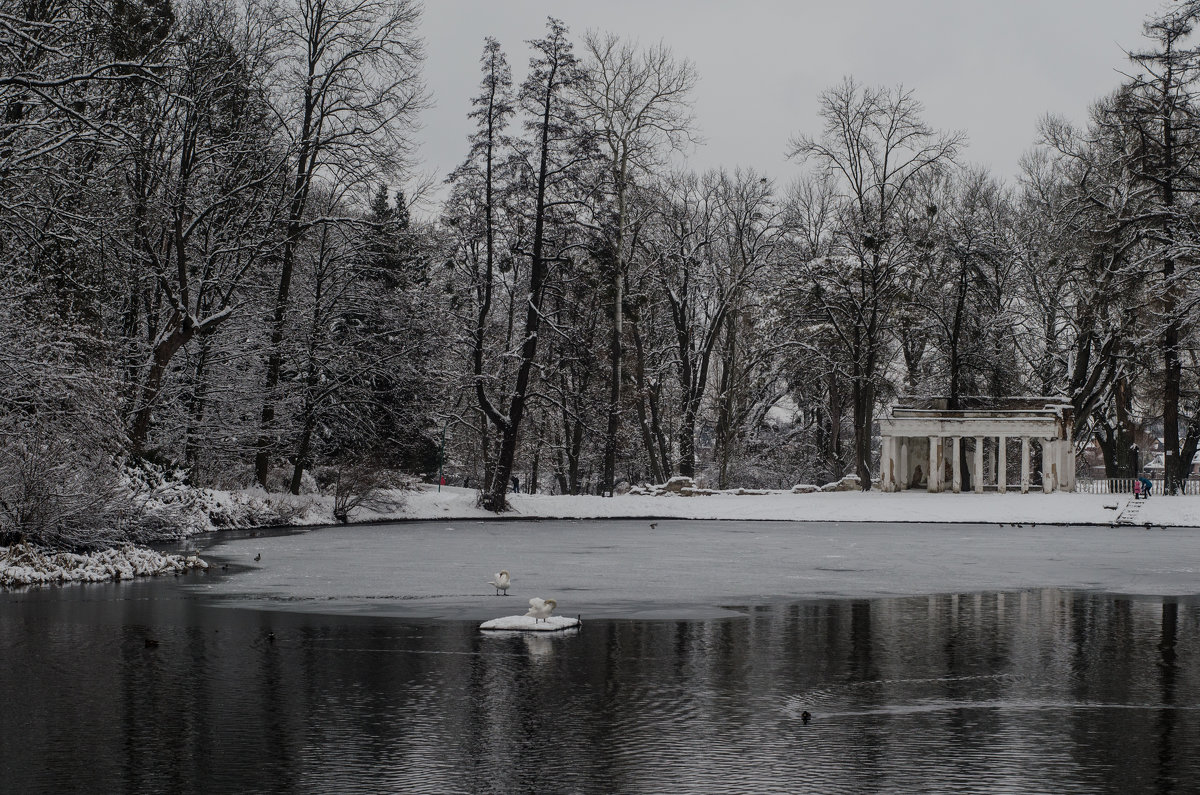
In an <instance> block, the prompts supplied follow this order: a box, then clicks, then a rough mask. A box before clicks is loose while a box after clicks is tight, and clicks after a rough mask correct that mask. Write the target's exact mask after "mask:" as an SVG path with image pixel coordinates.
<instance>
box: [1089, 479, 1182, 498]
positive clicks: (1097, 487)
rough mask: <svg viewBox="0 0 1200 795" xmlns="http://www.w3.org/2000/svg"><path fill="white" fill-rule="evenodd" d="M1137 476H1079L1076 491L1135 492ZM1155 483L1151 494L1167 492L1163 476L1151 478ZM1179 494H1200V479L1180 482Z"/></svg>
mask: <svg viewBox="0 0 1200 795" xmlns="http://www.w3.org/2000/svg"><path fill="white" fill-rule="evenodd" d="M1136 480H1137V478H1095V479H1093V478H1079V479H1077V480H1076V481H1075V491H1077V492H1079V493H1081V494H1133V484H1134V482H1135V481H1136ZM1150 482H1151V483H1153V484H1154V486H1153V488H1152V489H1151V490H1150V494H1151V495H1152V496H1153V495H1155V494H1165V493H1166V492H1165V491H1164V489H1163V480H1162V478H1150ZM1178 493H1179V494H1200V479H1193V478H1189V479H1188V480H1185V481H1184V482H1183V483H1180V484H1178Z"/></svg>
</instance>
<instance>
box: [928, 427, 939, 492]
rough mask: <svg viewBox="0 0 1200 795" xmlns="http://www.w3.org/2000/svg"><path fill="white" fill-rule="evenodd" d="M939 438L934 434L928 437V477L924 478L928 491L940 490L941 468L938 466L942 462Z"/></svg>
mask: <svg viewBox="0 0 1200 795" xmlns="http://www.w3.org/2000/svg"><path fill="white" fill-rule="evenodd" d="M940 441H941V440H940V439H938V437H936V436H930V437H929V477H928V478H927V479H926V482H927V483H928V486H927V487H926V489H927V490H928V491H933V492H937V491H941V490H942V486H941V482H942V477H941V475H942V470H941V469H940V468H939V466H940V465H941V463H942V446H941V444H940Z"/></svg>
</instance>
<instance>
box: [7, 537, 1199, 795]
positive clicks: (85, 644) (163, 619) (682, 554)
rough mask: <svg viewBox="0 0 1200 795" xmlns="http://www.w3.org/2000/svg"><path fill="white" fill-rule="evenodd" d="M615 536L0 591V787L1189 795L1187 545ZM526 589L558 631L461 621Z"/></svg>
mask: <svg viewBox="0 0 1200 795" xmlns="http://www.w3.org/2000/svg"><path fill="white" fill-rule="evenodd" d="M645 525H646V523H637V522H622V523H570V522H544V523H535V524H531V525H515V524H504V523H491V524H487V525H475V524H462V523H460V524H451V525H447V524H445V523H422V524H407V525H389V526H376V527H355V528H339V529H325V530H317V531H312V532H308V533H303V534H298V535H286V536H268V535H259V536H254V535H248V536H246V537H243V538H240V539H236V540H227V539H223V540H221V541H220V542H219V543H217V544H215V545H214V546H211V547H209V548H203V549H202V552H203V553H204V554H205V556H206V557H208V558H210V559H211V560H212V561H214V562H215V563H216V565H215V566H214V569H213V570H212V571H211V572H210V573H208V574H195V575H188V576H185V577H180V578H178V579H169V580H161V581H140V582H127V583H120V584H103V585H96V586H72V587H65V588H49V589H40V590H29V591H20V592H13V593H8V594H0V648H2V649H3V650H4V665H3V666H0V692H3V693H4V694H5V708H4V709H3V710H0V782H3V786H2V787H0V789H3V790H4V791H6V792H21V793H39V792H47V793H50V792H54V793H57V792H68V791H84V792H137V793H142V792H144V793H161V792H180V793H192V792H195V793H226V792H263V793H327V792H364V793H368V792H369V793H379V792H397V793H400V792H403V793H422V792H428V793H456V792H464V793H473V792H496V793H508V792H537V793H541V792H546V793H570V792H589V793H590V792H621V793H643V792H664V793H679V792H689V793H691V792H698V793H706V792H712V793H728V792H755V793H770V792H779V793H784V792H786V793H793V792H831V793H895V792H963V793H967V792H970V793H992V792H1021V793H1027V792H1044V793H1131V792H1184V791H1188V788H1189V787H1193V786H1194V783H1195V782H1196V781H1197V780H1200V759H1198V758H1197V755H1196V754H1195V750H1196V741H1195V738H1196V737H1197V736H1198V732H1200V598H1197V597H1195V596H1194V594H1197V593H1200V587H1197V580H1196V578H1195V575H1192V574H1191V573H1190V572H1189V571H1188V570H1187V567H1188V566H1189V565H1194V563H1195V562H1196V561H1197V560H1198V559H1200V556H1198V555H1197V547H1198V542H1197V538H1196V537H1195V534H1194V533H1193V532H1192V531H1175V530H1171V531H1144V530H1130V529H1124V530H1119V531H1118V530H1111V531H1110V530H1107V529H1104V530H1099V529H1096V528H1059V527H1054V528H1044V529H1043V528H1008V527H1005V528H999V529H998V528H995V527H963V526H958V527H953V526H940V527H913V526H905V527H901V528H888V527H880V526H865V525H841V526H838V525H832V524H831V525H825V526H811V525H809V526H798V525H790V524H778V523H773V524H752V523H746V524H738V523H728V522H727V523H675V522H661V523H659V525H658V527H657V528H655V531H654V532H651V531H650V529H649V528H648V527H647V526H645ZM451 527H453V529H450V528H451ZM255 555H260V556H261V559H260V560H259V561H257V562H256V561H254V556H255ZM222 562H225V563H227V564H228V569H225V570H222V568H221V564H222ZM500 568H506V569H509V570H510V571H511V572H512V573H513V577H514V581H513V586H512V593H513V595H512V596H509V597H507V598H505V597H498V596H494V595H493V594H494V589H493V588H492V587H491V586H489V585H487V580H489V579H491V574H492V572H493V571H495V570H498V569H500ZM534 593H536V594H538V595H541V596H547V597H549V596H553V597H555V598H557V599H558V600H559V603H560V607H561V608H562V612H563V613H567V614H570V615H574V614H577V613H578V614H581V615H582V616H583V619H584V625H583V628H582V629H581V630H578V631H576V632H574V633H572V634H557V635H550V636H547V635H539V636H531V635H527V634H488V633H482V632H479V631H478V628H477V627H478V621H479V620H480V619H482V618H491V617H495V616H498V615H504V614H506V613H512V612H520V611H523V608H524V605H525V604H526V601H527V598H528V596H529V595H532V594H534ZM806 711H807V712H810V713H811V715H812V719H811V721H810V722H808V723H805V722H804V720H802V714H803V713H804V712H806Z"/></svg>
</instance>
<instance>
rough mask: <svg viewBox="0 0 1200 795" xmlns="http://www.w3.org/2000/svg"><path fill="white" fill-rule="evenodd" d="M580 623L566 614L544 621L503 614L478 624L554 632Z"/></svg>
mask: <svg viewBox="0 0 1200 795" xmlns="http://www.w3.org/2000/svg"><path fill="white" fill-rule="evenodd" d="M579 625H580V621H579V619H578V618H568V617H567V616H550V617H549V618H547V619H545V620H544V621H536V620H535V619H534V618H533V617H531V616H504V617H503V618H493V619H492V620H491V621H484V622H483V623H482V624H480V625H479V628H480V629H502V630H507V631H509V632H512V631H514V630H519V631H522V632H554V631H557V630H560V629H571V628H572V627H577V626H579Z"/></svg>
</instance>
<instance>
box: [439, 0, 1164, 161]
mask: <svg viewBox="0 0 1200 795" xmlns="http://www.w3.org/2000/svg"><path fill="white" fill-rule="evenodd" d="M1163 2H1165V0H821V1H820V2H814V1H813V0H792V1H791V2H784V1H782V0H780V1H779V2H776V1H775V0H770V1H768V0H742V2H715V1H714V2H710V1H709V0H426V4H425V14H424V18H423V21H422V35H423V36H424V39H425V43H426V48H427V56H428V57H427V60H426V64H425V77H426V82H427V84H428V86H429V89H430V90H431V91H432V93H433V100H434V103H435V106H434V107H433V108H432V109H430V110H428V111H426V112H425V113H424V115H423V117H422V123H423V129H422V131H421V133H420V138H421V141H422V143H421V150H420V155H421V157H422V159H423V164H422V170H425V171H433V172H435V174H436V176H437V177H438V179H442V178H444V177H445V175H446V174H447V173H448V172H449V171H450V170H451V169H452V168H454V166H455V165H457V163H458V162H459V161H461V159H462V158H463V156H464V155H465V153H466V136H467V134H468V132H469V125H468V123H467V118H466V114H467V112H468V110H469V102H470V98H471V97H472V96H474V95H475V94H476V93H477V91H478V84H479V80H480V72H479V55H480V51H481V49H482V47H483V39H484V37H485V36H494V37H495V38H496V39H498V40H499V41H500V43H501V45H502V46H503V48H504V50H505V52H506V53H507V54H508V58H509V62H510V63H511V64H512V66H513V80H514V83H518V84H519V83H520V81H521V80H522V79H523V78H524V76H525V72H526V69H527V65H528V62H529V50H528V48H527V47H526V45H525V41H526V40H528V39H533V38H537V37H539V36H541V35H542V34H543V33H544V31H545V21H546V17H547V16H548V15H553V16H555V17H558V18H559V19H561V20H563V21H564V22H565V23H566V24H567V26H568V27H569V28H570V30H571V32H572V34H573V35H575V36H576V38H577V36H578V34H582V33H583V32H584V31H586V30H589V29H596V30H603V31H611V32H614V33H617V34H619V35H620V36H622V37H624V38H630V39H635V40H638V41H640V42H643V43H655V42H658V41H660V40H661V41H663V42H664V43H665V44H667V45H668V46H669V47H670V48H671V49H672V50H673V51H674V53H675V54H676V55H677V56H679V57H682V58H687V59H690V60H691V61H692V62H693V63H694V64H695V66H696V70H697V72H698V74H699V84H698V86H697V90H696V93H695V113H696V122H697V126H698V128H699V132H700V134H701V136H703V138H704V139H705V143H704V144H703V145H702V146H700V147H699V148H698V149H697V150H696V151H695V152H694V153H692V154H691V155H690V156H689V162H690V164H691V166H692V167H693V168H695V169H697V170H702V169H707V168H715V167H719V166H727V167H730V168H732V167H734V166H743V167H746V166H749V167H753V168H755V169H758V170H759V171H762V172H765V173H766V174H767V175H768V176H769V177H771V178H773V179H775V180H777V181H778V182H779V183H781V184H782V183H786V182H789V181H790V180H791V179H792V178H793V177H794V176H796V174H797V172H798V170H799V166H797V165H796V164H794V163H791V162H789V161H787V159H786V158H785V157H784V151H785V149H786V148H787V142H788V139H789V138H790V137H791V136H793V135H794V134H796V133H797V132H809V133H817V132H819V130H820V122H819V121H818V119H817V117H816V107H817V96H818V94H819V93H820V92H821V91H822V90H823V89H825V88H828V87H830V86H832V85H834V84H836V83H838V82H840V81H841V79H842V78H843V77H845V76H847V75H853V76H854V77H855V78H856V79H857V80H858V81H859V82H861V83H865V84H869V85H889V86H890V85H896V84H900V83H902V84H904V85H905V86H906V87H910V88H912V89H914V90H915V92H916V96H917V98H918V99H919V100H921V102H922V103H924V105H925V109H926V119H927V120H928V121H929V122H930V123H931V124H933V125H935V126H937V127H939V128H942V129H956V130H962V131H964V132H966V134H967V136H968V139H969V142H970V145H969V147H968V148H967V150H966V158H967V159H968V160H969V161H971V162H975V163H981V164H983V165H986V166H988V167H990V168H991V169H992V170H993V171H994V172H995V173H996V174H997V175H998V176H1001V177H1004V178H1005V179H1008V178H1011V177H1012V176H1013V175H1015V174H1016V173H1017V161H1018V158H1019V157H1020V156H1021V154H1022V153H1023V152H1024V151H1025V150H1026V149H1028V148H1029V147H1030V146H1031V144H1032V143H1033V140H1034V135H1035V126H1036V124H1037V120H1038V119H1039V118H1040V117H1041V116H1042V115H1044V114H1045V113H1047V112H1053V113H1056V114H1060V115H1063V116H1066V117H1068V118H1070V119H1074V120H1077V121H1081V120H1083V119H1084V118H1085V116H1086V113H1087V108H1088V106H1089V105H1090V104H1091V103H1092V102H1093V101H1095V100H1096V99H1097V98H1099V97H1101V96H1103V95H1104V94H1106V93H1108V92H1109V91H1111V90H1112V89H1113V88H1115V87H1116V85H1117V83H1118V81H1119V80H1120V76H1119V75H1118V74H1117V71H1116V70H1118V69H1125V68H1126V64H1127V60H1126V57H1125V53H1124V49H1133V48H1137V47H1138V46H1140V42H1141V29H1142V21H1143V19H1144V18H1145V17H1146V16H1147V15H1148V14H1149V13H1151V12H1153V11H1154V10H1156V9H1158V8H1160V7H1162V3H1163Z"/></svg>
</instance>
